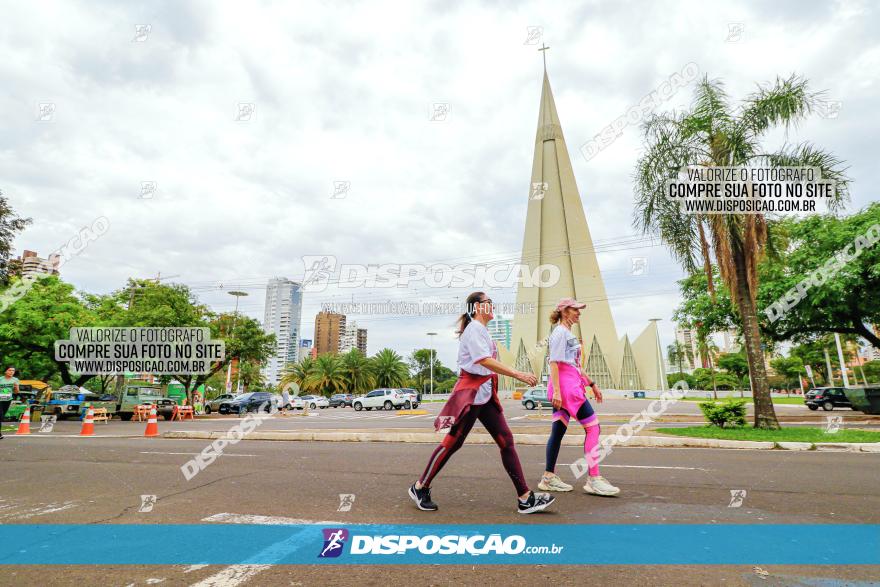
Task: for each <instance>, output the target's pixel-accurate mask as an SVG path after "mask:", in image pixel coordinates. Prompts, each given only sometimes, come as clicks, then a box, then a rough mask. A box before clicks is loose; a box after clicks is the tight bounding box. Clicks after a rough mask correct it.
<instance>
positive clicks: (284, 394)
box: [281, 387, 290, 416]
mask: <svg viewBox="0 0 880 587" xmlns="http://www.w3.org/2000/svg"><path fill="white" fill-rule="evenodd" d="M289 406H290V392H289V391H287V388H286V387H285V388H284V389H282V390H281V415H282V416H286V415H287V408H288V407H289Z"/></svg>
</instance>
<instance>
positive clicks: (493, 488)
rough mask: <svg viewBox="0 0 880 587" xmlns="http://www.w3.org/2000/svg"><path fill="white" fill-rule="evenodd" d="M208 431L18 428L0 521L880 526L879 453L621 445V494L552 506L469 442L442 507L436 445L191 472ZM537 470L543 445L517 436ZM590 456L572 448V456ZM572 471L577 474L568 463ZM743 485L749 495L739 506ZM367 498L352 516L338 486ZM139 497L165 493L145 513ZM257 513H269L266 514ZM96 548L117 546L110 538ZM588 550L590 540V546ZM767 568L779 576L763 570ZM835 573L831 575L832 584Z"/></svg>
mask: <svg viewBox="0 0 880 587" xmlns="http://www.w3.org/2000/svg"><path fill="white" fill-rule="evenodd" d="M205 444H206V443H205V442H204V441H197V440H170V439H161V438H157V439H146V438H85V439H82V438H69V437H65V436H60V435H57V436H56V435H53V436H52V437H45V436H44V437H40V436H37V435H32V436H30V437H19V438H9V439H6V440H3V441H0V456H2V458H3V462H4V472H5V475H4V478H3V479H0V523H4V524H32V523H78V524H94V523H145V524H168V523H217V524H222V523H236V522H239V523H241V522H258V523H271V522H272V521H275V522H276V523H277V522H279V521H284V520H285V519H287V520H289V519H298V520H314V521H319V520H338V521H340V522H343V523H355V522H361V523H380V522H382V523H425V522H428V523H435V524H458V523H485V524H510V523H528V524H572V523H578V524H588V523H646V524H670V523H706V524H712V523H749V524H770V523H880V492H878V491H877V487H878V481H880V467H878V460H877V459H878V457H877V455H874V454H865V453H821V452H790V451H747V450H709V449H635V448H633V449H626V448H619V449H617V450H615V452H614V453H613V454H612V455H611V456H610V457H609V458H608V459H606V461H604V462H603V465H602V466H603V474H604V475H605V476H606V477H608V478H609V479H610V480H611V481H612V482H614V483H615V484H617V485H619V486H620V487H621V489H622V495H621V496H620V497H619V498H615V499H608V498H599V497H594V496H587V495H584V494H583V493H581V492H572V493H570V494H564V495H560V496H559V498H558V500H557V503H556V504H554V508H553V511H552V512H550V513H546V514H543V515H535V516H520V515H518V514H516V513H515V511H514V510H515V502H514V491H513V489H512V487H511V486H510V482H509V480H508V479H507V477H506V476H505V474H504V472H503V469H502V467H501V464H500V462H499V459H498V455H497V449H496V448H495V447H494V446H491V445H472V446H468V445H465V447H464V448H463V449H462V450H461V451H460V452H459V453H458V454H457V455H456V456H455V458H454V459H453V460H452V461H451V462H450V463H449V465H448V466H447V467H446V468H445V469H444V471H443V472H442V473H441V475H440V476H439V477H438V478H437V480H436V481H435V483H434V497H435V500H436V501H437V502H438V503H439V505H440V508H441V509H440V510H439V511H438V512H434V513H426V512H419V511H418V510H416V509H415V507H414V506H413V504H412V503H411V502H410V501H409V499H408V498H407V497H406V488H407V486H408V485H409V484H410V483H411V482H412V480H413V479H415V477H417V476H418V474H419V473H420V472H421V469H422V467H423V466H424V464H425V461H426V459H427V457H428V455H429V453H430V451H431V447H430V446H426V445H414V444H409V445H407V444H391V443H326V442H325V443H308V442H264V441H244V442H241V443H239V444H237V445H234V446H231V447H228V448H227V450H226V452H225V454H224V456H222V457H220V458H219V459H218V460H217V461H216V462H214V463H213V464H212V465H210V466H209V467H208V468H207V469H206V470H204V471H203V472H201V473H200V474H198V475H197V476H195V477H194V478H193V479H192V480H190V481H186V480H185V478H184V477H183V475H182V473H181V471H180V466H181V465H182V464H183V463H184V462H185V461H186V460H188V459H189V458H191V456H193V455H194V454H195V453H197V452H198V451H200V450H201V449H202V448H203V447H204V446H205ZM519 453H520V457H521V459H522V462H523V467H524V469H525V470H526V472H527V474H529V475H530V476H531V477H532V478H533V479H535V480H537V478H538V476H539V475H540V472H541V470H542V468H543V447H537V446H521V447H519ZM579 456H580V454H579V451H578V450H577V448H576V447H563V449H562V454H561V456H560V463H561V464H564V463H570V462H571V461H572V460H574V459H576V458H578V457H579ZM560 473H561V474H562V475H563V477H565V478H568V480H569V481H572V477H571V474H570V472H568V471H567V467H565V466H564V465H563V466H561V467H560ZM731 490H745V491H746V492H747V493H746V497H745V500H744V501H743V503H742V506H741V507H738V508H736V507H729V505H730V498H731V496H730V492H731ZM343 493H346V494H354V495H355V496H356V498H355V502H354V506H353V508H352V510H351V511H349V512H339V511H337V510H338V507H339V494H343ZM141 495H156V496H157V501H156V505H155V507H154V508H153V510H152V511H151V512H145V513H140V512H138V509H139V506H140V504H141V497H140V496H141ZM254 516H258V517H256V518H255V517H254ZM93 547H96V548H97V547H100V548H108V549H110V548H112V545H94V546H93ZM585 547H588V545H585ZM765 573H767V574H766V575H765ZM823 580H827V582H822V581H823ZM587 581H591V582H592V581H599V582H607V583H609V584H615V585H616V584H633V583H637V582H638V583H642V584H649V585H710V584H711V585H716V584H728V585H798V584H803V585H839V584H847V585H859V584H866V585H867V584H874V583H871V582H874V581H880V568H877V567H868V566H853V567H827V566H816V567H782V566H779V567H775V566H765V567H764V568H763V569H757V570H756V569H754V568H753V567H752V566H723V567H722V566H711V567H710V566H674V567H667V566H630V567H605V566H590V567H555V566H546V567H541V566H509V567H481V566H476V567H470V566H456V567H447V566H430V567H414V566H393V567H385V566H383V567H381V568H377V567H352V566H348V567H326V566H322V567H307V566H274V567H265V568H263V567H258V568H250V567H241V566H232V567H222V566H216V565H214V566H205V567H197V566H195V567H194V566H187V567H184V566H115V567H114V566H108V567H84V566H65V567H61V566H57V567H56V566H43V565H39V566H37V565H35V566H19V567H0V584H3V585H7V584H9V585H45V584H52V585H77V586H81V585H119V586H128V585H149V584H161V585H194V584H196V585H201V586H207V585H212V586H221V585H222V586H224V587H230V586H233V585H355V584H357V585H374V584H375V585H379V584H383V585H385V584H389V583H390V584H412V585H420V584H429V585H447V584H449V585H452V584H475V583H481V584H485V585H494V584H501V583H503V584H505V585H535V584H541V583H548V582H549V583H553V584H562V585H567V584H572V585H574V584H583V583H584V582H587Z"/></svg>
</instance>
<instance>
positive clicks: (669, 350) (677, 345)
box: [666, 340, 694, 373]
mask: <svg viewBox="0 0 880 587" xmlns="http://www.w3.org/2000/svg"><path fill="white" fill-rule="evenodd" d="M666 357H667V358H668V359H669V363H670V364H672V365H678V372H679V373H684V362H685V361H688V362H689V363H690V364H691V365H693V364H694V353H693V351H691V349H689V348H688V347H686V346H685V345H683V344H682V343H681V342H680V341H677V340H676V341H675V342H674V343H672V344H671V345H669V346H667V347H666Z"/></svg>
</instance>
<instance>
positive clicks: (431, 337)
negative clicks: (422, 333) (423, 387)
mask: <svg viewBox="0 0 880 587" xmlns="http://www.w3.org/2000/svg"><path fill="white" fill-rule="evenodd" d="M435 336H437V333H436V332H429V333H428V338H429V340H430V341H431V395H434V337H435Z"/></svg>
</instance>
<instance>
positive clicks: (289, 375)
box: [279, 355, 315, 393]
mask: <svg viewBox="0 0 880 587" xmlns="http://www.w3.org/2000/svg"><path fill="white" fill-rule="evenodd" d="M314 369H315V359H313V358H312V357H311V356H309V355H306V356H305V357H302V358H301V359H300V360H299V361H297V362H296V363H288V364H287V365H286V366H285V368H284V371H283V372H282V374H281V380H280V382H279V383H280V385H281V386H282V387H286V386H288V385H291V384H293V385H295V386H296V387H297V388H298V389H299V392H300V393H311V392H312V391H314V387H313V385H312V383H311V382H312V378H311V377H312V372H313V371H314Z"/></svg>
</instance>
